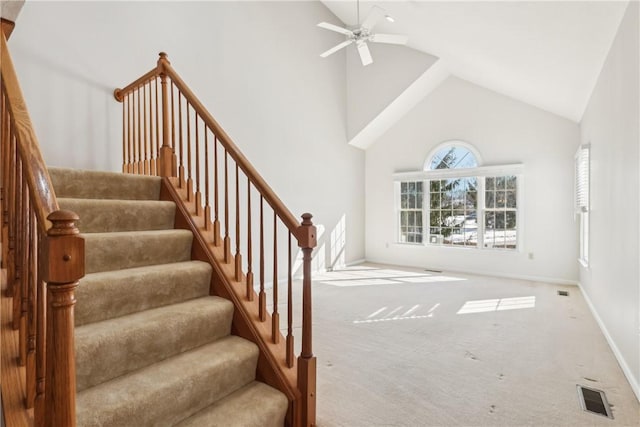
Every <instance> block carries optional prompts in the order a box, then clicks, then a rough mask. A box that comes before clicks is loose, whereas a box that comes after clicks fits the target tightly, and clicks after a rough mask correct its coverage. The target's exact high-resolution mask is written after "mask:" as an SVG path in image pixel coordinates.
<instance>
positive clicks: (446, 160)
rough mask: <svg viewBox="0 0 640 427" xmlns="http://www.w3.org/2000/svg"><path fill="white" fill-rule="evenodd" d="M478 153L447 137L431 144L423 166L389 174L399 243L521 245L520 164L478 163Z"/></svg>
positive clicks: (494, 246) (510, 248) (496, 247)
mask: <svg viewBox="0 0 640 427" xmlns="http://www.w3.org/2000/svg"><path fill="white" fill-rule="evenodd" d="M478 159H479V156H478V154H477V152H476V151H475V150H474V149H473V147H471V146H470V145H469V144H466V143H463V142H460V141H451V142H448V143H445V144H442V145H441V146H439V147H438V148H437V149H436V150H434V152H433V153H432V155H431V156H429V157H428V158H427V161H426V162H425V170H423V171H416V172H402V173H397V174H395V175H394V178H395V180H396V182H397V187H396V191H397V192H398V193H397V194H399V200H397V202H396V203H397V205H396V206H397V208H396V209H397V212H398V215H399V239H398V241H399V243H423V244H426V245H440V246H453V247H472V248H480V249H482V248H487V249H494V248H495V249H507V250H515V249H518V248H519V247H520V245H519V240H520V238H521V237H520V234H521V233H519V226H520V223H519V213H518V206H519V204H520V202H519V197H521V190H520V189H519V187H520V185H521V180H520V179H519V178H518V177H519V176H520V175H521V174H522V165H504V166H479V160H478ZM423 189H424V190H425V191H428V193H427V194H425V195H424V196H425V197H423ZM420 202H422V203H420ZM414 203H415V204H414ZM423 222H426V223H427V224H425V227H423V226H422V224H423Z"/></svg>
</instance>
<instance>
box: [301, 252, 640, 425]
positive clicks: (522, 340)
mask: <svg viewBox="0 0 640 427" xmlns="http://www.w3.org/2000/svg"><path fill="white" fill-rule="evenodd" d="M558 290H566V291H569V296H559V295H558V294H557V291H558ZM313 292H314V353H315V354H316V356H317V358H318V391H317V396H318V398H317V402H318V407H317V410H318V425H319V426H321V427H330V426H349V427H359V426H363V427H364V426H638V425H640V405H639V403H638V400H637V399H636V397H635V395H634V394H633V391H632V390H631V387H630V386H629V383H628V382H627V381H626V379H625V378H624V376H623V373H622V370H621V369H620V367H619V365H618V364H617V362H616V359H615V358H614V355H613V353H612V351H611V349H610V348H609V346H608V345H607V343H606V341H605V338H604V336H603V335H602V333H601V331H600V329H599V327H598V325H597V324H596V321H595V320H594V318H593V316H592V315H591V313H590V311H589V309H588V307H587V304H586V302H585V300H584V298H583V296H582V295H581V293H580V290H579V288H578V287H575V286H558V285H551V284H546V283H537V282H529V281H523V280H512V279H499V278H490V277H483V276H471V275H464V274H449V273H434V272H427V271H424V270H420V269H409V268H398V267H390V266H381V265H374V264H365V265H360V266H355V267H351V268H348V269H346V270H342V271H334V272H330V273H325V274H322V275H316V276H315V277H314V289H313ZM576 384H580V385H584V386H588V387H592V388H596V389H601V390H604V391H605V392H606V396H607V399H608V400H609V403H610V404H611V406H612V410H613V415H614V419H613V420H610V419H608V418H605V417H602V416H599V415H594V414H591V413H587V412H584V411H583V410H582V408H581V406H580V404H579V402H578V397H577V392H576Z"/></svg>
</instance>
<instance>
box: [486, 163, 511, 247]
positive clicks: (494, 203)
mask: <svg viewBox="0 0 640 427" xmlns="http://www.w3.org/2000/svg"><path fill="white" fill-rule="evenodd" d="M517 183H518V178H517V177H516V176H513V175H511V176H495V177H486V178H485V196H484V206H485V207H484V247H485V248H504V249H515V248H516V245H517V242H518V231H517V228H516V223H517V214H518V211H517V200H518V198H517Z"/></svg>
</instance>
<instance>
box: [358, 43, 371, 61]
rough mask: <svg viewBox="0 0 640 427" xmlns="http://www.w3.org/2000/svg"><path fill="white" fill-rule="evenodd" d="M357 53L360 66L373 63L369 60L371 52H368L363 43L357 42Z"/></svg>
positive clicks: (365, 44) (367, 47)
mask: <svg viewBox="0 0 640 427" xmlns="http://www.w3.org/2000/svg"><path fill="white" fill-rule="evenodd" d="M358 53H359V54H360V61H362V65H365V66H366V65H369V64H371V63H372V62H373V59H372V58H371V52H369V46H367V43H365V42H358Z"/></svg>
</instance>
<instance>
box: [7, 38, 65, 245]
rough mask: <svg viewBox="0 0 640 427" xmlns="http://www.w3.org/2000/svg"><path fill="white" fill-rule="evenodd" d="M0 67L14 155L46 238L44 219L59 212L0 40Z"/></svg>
mask: <svg viewBox="0 0 640 427" xmlns="http://www.w3.org/2000/svg"><path fill="white" fill-rule="evenodd" d="M0 54H1V60H0V67H1V68H2V86H3V90H4V93H5V96H6V97H7V99H8V101H9V102H8V106H7V107H8V109H9V112H10V113H11V114H10V116H11V124H12V125H13V128H14V129H15V134H16V140H17V141H18V152H19V154H20V157H21V158H22V168H23V170H24V176H25V177H26V179H27V185H28V186H29V189H30V190H31V195H32V199H33V200H32V203H33V208H34V210H35V212H36V217H37V219H38V224H39V227H40V232H42V233H43V234H46V232H47V230H48V229H49V227H50V226H51V223H50V222H49V220H48V219H47V217H48V216H49V215H50V214H51V213H52V212H55V211H57V210H59V207H58V202H57V200H56V195H55V193H54V191H53V185H52V184H51V178H50V177H49V172H48V171H47V167H46V165H45V163H44V160H43V159H42V154H41V153H40V148H39V146H40V145H39V144H38V138H37V136H36V134H35V131H34V130H33V125H32V124H31V118H30V117H29V111H28V110H27V105H26V103H25V101H24V96H23V95H22V90H21V89H20V84H19V83H18V77H17V75H16V72H15V68H14V66H13V61H12V60H11V55H10V54H9V49H8V48H7V40H6V38H5V36H4V34H2V36H1V37H0Z"/></svg>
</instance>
